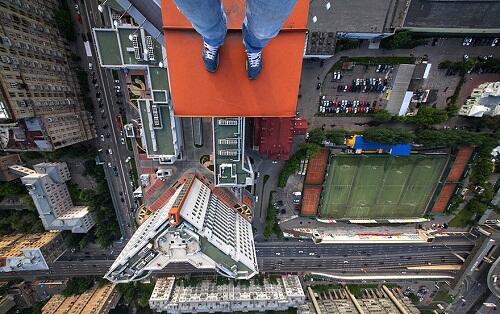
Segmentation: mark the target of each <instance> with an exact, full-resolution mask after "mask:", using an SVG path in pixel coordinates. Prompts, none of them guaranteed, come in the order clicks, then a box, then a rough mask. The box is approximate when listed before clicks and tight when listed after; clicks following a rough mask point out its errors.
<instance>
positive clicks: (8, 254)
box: [0, 232, 64, 272]
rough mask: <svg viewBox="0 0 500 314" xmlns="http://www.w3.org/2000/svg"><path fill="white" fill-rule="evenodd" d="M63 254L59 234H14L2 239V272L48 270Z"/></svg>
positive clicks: (0, 250) (0, 249) (0, 243)
mask: <svg viewBox="0 0 500 314" xmlns="http://www.w3.org/2000/svg"><path fill="white" fill-rule="evenodd" d="M62 253H64V246H63V240H62V236H61V234H60V233H59V232H45V233H37V234H14V235H6V236H2V237H1V238H0V271H2V272H10V271H25V270H47V269H49V266H48V264H50V263H52V262H53V261H54V260H56V259H57V257H59V256H60V255H61V254H62Z"/></svg>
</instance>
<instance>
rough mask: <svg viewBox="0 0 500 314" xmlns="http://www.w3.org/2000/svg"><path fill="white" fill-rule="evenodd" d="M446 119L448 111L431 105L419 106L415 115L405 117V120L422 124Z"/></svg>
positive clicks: (435, 122)
mask: <svg viewBox="0 0 500 314" xmlns="http://www.w3.org/2000/svg"><path fill="white" fill-rule="evenodd" d="M447 120H448V113H447V112H446V111H444V110H441V109H436V108H432V107H424V108H420V109H419V110H418V112H417V115H416V116H413V117H406V121H408V122H410V123H413V124H417V125H422V126H428V125H433V124H439V123H443V122H446V121H447Z"/></svg>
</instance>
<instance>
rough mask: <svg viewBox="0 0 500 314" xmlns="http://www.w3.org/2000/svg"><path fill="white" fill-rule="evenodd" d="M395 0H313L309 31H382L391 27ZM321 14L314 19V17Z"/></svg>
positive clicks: (310, 10)
mask: <svg viewBox="0 0 500 314" xmlns="http://www.w3.org/2000/svg"><path fill="white" fill-rule="evenodd" d="M393 2H394V1H387V0H336V1H329V3H330V5H331V7H330V9H329V10H327V9H326V1H311V3H310V7H309V31H310V32H334V33H336V32H353V33H360V32H363V33H364V32H367V33H383V32H385V31H386V30H387V28H389V27H390V23H391V20H392V15H391V12H392V11H391V10H390V9H391V6H394V4H393ZM313 16H316V17H317V18H318V20H317V22H316V23H313V21H312V17H313Z"/></svg>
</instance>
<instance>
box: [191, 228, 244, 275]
mask: <svg viewBox="0 0 500 314" xmlns="http://www.w3.org/2000/svg"><path fill="white" fill-rule="evenodd" d="M200 240H201V241H200V244H201V251H202V252H203V254H205V255H207V256H208V257H210V258H211V259H213V260H214V261H215V262H216V263H217V264H222V265H224V266H225V267H227V268H228V269H231V267H232V266H233V265H236V267H237V269H238V271H246V272H249V273H252V272H253V270H252V269H250V268H248V267H247V266H245V264H243V263H241V262H237V261H235V260H233V259H232V258H231V256H229V255H227V254H225V253H224V252H222V251H221V250H219V249H218V248H217V247H216V246H215V245H213V244H212V243H210V242H209V241H208V240H207V239H206V238H205V237H200Z"/></svg>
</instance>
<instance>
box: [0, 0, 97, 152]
mask: <svg viewBox="0 0 500 314" xmlns="http://www.w3.org/2000/svg"><path fill="white" fill-rule="evenodd" d="M58 8H59V1H57V0H31V1H26V0H0V135H1V137H0V148H1V149H2V150H6V151H26V150H31V151H53V150H55V149H58V148H61V147H64V146H68V145H72V144H75V143H78V142H82V141H86V140H89V139H92V138H94V137H95V130H94V123H93V120H92V116H91V114H90V113H88V112H87V111H85V110H84V109H83V102H82V98H81V96H80V89H79V85H78V80H77V76H76V72H75V71H74V70H73V68H74V66H73V65H71V64H70V55H71V51H70V50H69V45H68V42H67V41H66V39H65V38H64V37H63V36H62V35H61V34H60V32H59V31H58V29H57V26H56V22H55V17H54V15H55V13H56V11H57V10H58Z"/></svg>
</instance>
